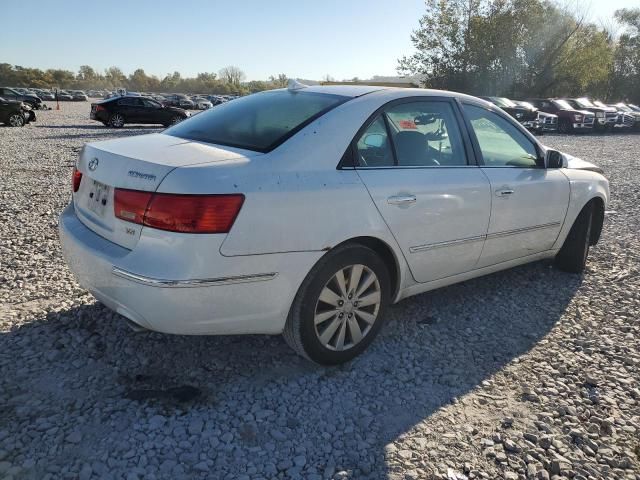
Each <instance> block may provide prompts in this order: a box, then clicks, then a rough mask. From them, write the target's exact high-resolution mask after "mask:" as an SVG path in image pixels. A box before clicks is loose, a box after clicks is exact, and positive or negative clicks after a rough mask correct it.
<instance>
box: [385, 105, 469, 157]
mask: <svg viewBox="0 0 640 480" xmlns="http://www.w3.org/2000/svg"><path fill="white" fill-rule="evenodd" d="M386 114H387V118H388V119H389V126H390V128H391V132H392V135H393V136H394V137H393V145H394V146H395V149H396V157H397V160H398V165H400V166H426V167H446V166H460V165H466V164H467V157H466V153H465V150H464V145H463V143H462V136H461V135H460V130H459V129H458V124H457V121H456V118H455V114H454V113H453V108H452V107H451V104H450V103H448V102H435V101H421V102H413V103H401V104H399V105H395V106H392V107H390V108H389V109H387V110H386Z"/></svg>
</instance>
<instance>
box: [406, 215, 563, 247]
mask: <svg viewBox="0 0 640 480" xmlns="http://www.w3.org/2000/svg"><path fill="white" fill-rule="evenodd" d="M560 225H562V223H561V222H552V223H545V224H544V225H535V226H533V227H523V228H516V229H515V230H505V231H504V232H496V233H490V234H488V235H478V236H476V237H468V238H460V239H458V240H451V241H448V242H438V243H429V244H426V245H418V246H415V247H409V252H410V253H417V252H424V251H426V250H434V249H436V248H443V247H455V246H458V245H464V244H467V243H474V242H480V241H483V240H491V239H492V238H501V237H507V236H509V235H517V234H519V233H527V232H532V231H534V230H544V229H546V228H553V227H559V226H560Z"/></svg>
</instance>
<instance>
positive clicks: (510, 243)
mask: <svg viewBox="0 0 640 480" xmlns="http://www.w3.org/2000/svg"><path fill="white" fill-rule="evenodd" d="M464 111H465V113H466V115H467V117H468V118H469V121H470V123H471V129H472V131H473V133H474V134H475V138H476V139H477V145H478V147H479V149H480V152H481V157H482V162H483V165H482V171H483V173H484V174H485V175H486V176H487V178H488V179H489V182H490V183H491V191H492V194H491V200H492V203H491V204H492V207H491V221H490V222H489V230H488V231H487V239H486V241H485V245H484V249H483V251H482V256H481V257H480V261H479V263H478V267H485V266H488V265H494V264H497V263H500V262H505V261H509V260H513V259H516V258H521V257H525V256H527V255H532V254H535V253H540V252H543V251H545V250H549V249H551V247H552V246H553V244H554V243H555V241H556V239H557V237H558V234H559V233H560V229H561V228H562V224H563V222H564V217H565V214H566V212H567V207H568V205H569V194H570V187H569V180H568V179H567V177H566V176H565V175H564V174H563V173H562V172H561V171H560V170H555V169H546V168H545V167H544V160H543V159H542V158H541V155H540V153H539V151H538V147H537V145H536V144H535V143H534V142H533V141H532V140H531V139H530V138H529V137H527V135H525V134H524V133H523V132H522V131H521V130H520V129H519V128H518V127H516V126H515V125H514V124H513V123H512V121H511V120H510V119H508V118H506V117H503V116H502V115H499V114H498V113H496V112H493V111H491V110H489V109H487V108H483V107H481V106H478V105H471V104H465V105H464Z"/></svg>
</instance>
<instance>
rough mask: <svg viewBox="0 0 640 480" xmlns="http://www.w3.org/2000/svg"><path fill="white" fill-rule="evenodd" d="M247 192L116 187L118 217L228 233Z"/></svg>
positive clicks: (165, 227) (176, 228)
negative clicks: (194, 192)
mask: <svg viewBox="0 0 640 480" xmlns="http://www.w3.org/2000/svg"><path fill="white" fill-rule="evenodd" d="M243 203H244V195H242V194H229V195H181V194H173V193H155V194H154V193H151V192H140V191H137V190H122V189H118V188H116V190H115V196H114V208H115V215H116V217H118V218H120V219H121V220H126V221H128V222H133V223H139V224H143V225H146V226H148V227H153V228H158V229H161V230H169V231H172V232H183V233H228V232H229V230H231V227H232V226H233V222H234V221H235V219H236V217H237V216H238V213H239V212H240V208H241V207H242V204H243Z"/></svg>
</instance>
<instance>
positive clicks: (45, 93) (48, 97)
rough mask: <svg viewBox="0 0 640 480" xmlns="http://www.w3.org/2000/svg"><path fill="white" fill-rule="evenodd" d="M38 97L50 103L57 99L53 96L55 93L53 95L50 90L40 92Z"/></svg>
mask: <svg viewBox="0 0 640 480" xmlns="http://www.w3.org/2000/svg"><path fill="white" fill-rule="evenodd" d="M38 97H40V99H41V100H48V101H51V100H55V99H56V97H55V96H54V95H53V93H51V92H50V91H48V90H40V91H39V92H38Z"/></svg>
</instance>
